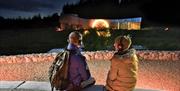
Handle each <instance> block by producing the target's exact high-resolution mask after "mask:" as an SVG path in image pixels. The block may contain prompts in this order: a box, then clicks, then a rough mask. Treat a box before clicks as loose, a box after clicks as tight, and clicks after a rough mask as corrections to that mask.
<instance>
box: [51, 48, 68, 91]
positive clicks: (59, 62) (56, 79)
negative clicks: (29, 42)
mask: <svg viewBox="0 0 180 91" xmlns="http://www.w3.org/2000/svg"><path fill="white" fill-rule="evenodd" d="M69 56H70V51H68V50H63V51H62V52H59V53H58V54H57V56H56V57H55V60H54V61H53V63H52V65H51V66H50V68H49V80H50V84H51V90H52V91H53V90H54V88H55V89H56V90H64V89H65V88H66V87H67V85H68V83H69V80H68V66H69Z"/></svg>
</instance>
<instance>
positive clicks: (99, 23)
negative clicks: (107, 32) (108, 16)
mask: <svg viewBox="0 0 180 91" xmlns="http://www.w3.org/2000/svg"><path fill="white" fill-rule="evenodd" d="M91 27H92V28H100V29H101V28H109V23H108V22H107V21H106V20H103V19H97V20H94V21H93V23H92V26H91Z"/></svg>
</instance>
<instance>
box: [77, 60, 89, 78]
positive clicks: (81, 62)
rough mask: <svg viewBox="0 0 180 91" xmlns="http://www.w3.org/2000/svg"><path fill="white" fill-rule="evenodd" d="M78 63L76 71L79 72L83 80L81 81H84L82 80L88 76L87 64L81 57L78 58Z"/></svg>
mask: <svg viewBox="0 0 180 91" xmlns="http://www.w3.org/2000/svg"><path fill="white" fill-rule="evenodd" d="M78 65H79V67H78V72H79V74H80V76H81V78H82V80H83V81H84V80H87V79H88V78H89V77H88V72H87V70H88V66H87V64H86V62H85V60H82V59H80V58H79V62H78Z"/></svg>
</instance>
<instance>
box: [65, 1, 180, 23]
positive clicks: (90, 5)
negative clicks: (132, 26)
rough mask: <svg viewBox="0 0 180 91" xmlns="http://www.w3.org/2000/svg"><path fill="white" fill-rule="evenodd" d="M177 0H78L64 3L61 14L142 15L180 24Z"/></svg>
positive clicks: (108, 16) (155, 19)
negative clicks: (74, 2)
mask: <svg viewBox="0 0 180 91" xmlns="http://www.w3.org/2000/svg"><path fill="white" fill-rule="evenodd" d="M179 8H180V5H178V2H177V0H170V1H169V0H80V1H79V2H78V3H76V4H66V5H64V7H63V14H71V13H74V14H78V15H79V16H80V17H82V18H110V19H113V18H115V19H117V18H129V17H143V19H145V20H148V21H154V22H159V23H165V24H180V23H179V22H177V20H178V21H180V13H179V12H178V11H179V10H178V9H179Z"/></svg>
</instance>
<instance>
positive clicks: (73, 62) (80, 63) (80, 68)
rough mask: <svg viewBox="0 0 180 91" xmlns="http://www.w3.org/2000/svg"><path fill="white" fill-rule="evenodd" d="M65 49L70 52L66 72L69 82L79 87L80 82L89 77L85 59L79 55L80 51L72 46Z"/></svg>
mask: <svg viewBox="0 0 180 91" xmlns="http://www.w3.org/2000/svg"><path fill="white" fill-rule="evenodd" d="M67 49H68V50H70V51H71V54H70V62H69V63H70V66H69V72H68V77H69V80H70V81H71V83H72V84H73V85H75V86H80V84H81V82H82V81H84V80H87V79H89V78H90V76H91V75H90V72H89V68H88V65H87V63H86V58H85V57H84V56H83V55H82V54H81V51H80V49H79V48H78V47H76V46H75V45H73V44H69V45H68V47H67Z"/></svg>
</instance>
